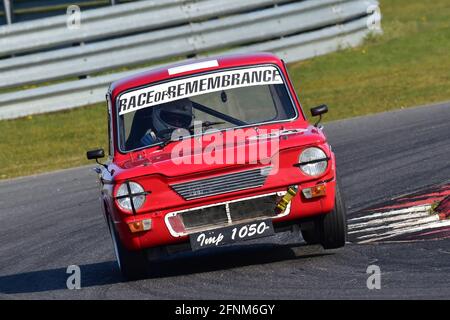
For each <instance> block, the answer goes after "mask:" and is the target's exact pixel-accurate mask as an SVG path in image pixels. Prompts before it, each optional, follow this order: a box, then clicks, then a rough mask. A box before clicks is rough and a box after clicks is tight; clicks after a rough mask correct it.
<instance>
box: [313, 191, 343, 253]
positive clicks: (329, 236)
mask: <svg viewBox="0 0 450 320" xmlns="http://www.w3.org/2000/svg"><path fill="white" fill-rule="evenodd" d="M346 211H347V210H346V208H345V203H344V200H343V199H342V196H341V192H340V190H339V187H338V184H336V198H335V204H334V209H333V210H332V211H331V212H329V213H328V214H326V215H324V216H322V217H321V218H320V219H319V220H318V221H317V223H318V225H317V227H318V231H319V235H320V244H321V245H322V246H323V248H324V249H336V248H340V247H343V246H344V245H345V242H346V240H347V212H346Z"/></svg>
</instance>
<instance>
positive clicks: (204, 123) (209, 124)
mask: <svg viewBox="0 0 450 320" xmlns="http://www.w3.org/2000/svg"><path fill="white" fill-rule="evenodd" d="M225 123H226V122H224V121H202V122H201V125H202V129H204V128H209V127H212V126H216V125H218V124H225ZM194 128H195V123H194V124H193V125H191V126H190V127H189V130H190V131H192V130H194Z"/></svg>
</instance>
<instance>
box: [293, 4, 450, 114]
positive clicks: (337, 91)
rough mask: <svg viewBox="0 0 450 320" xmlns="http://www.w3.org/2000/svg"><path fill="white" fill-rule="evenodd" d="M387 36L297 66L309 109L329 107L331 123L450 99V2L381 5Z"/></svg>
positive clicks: (301, 91)
mask: <svg viewBox="0 0 450 320" xmlns="http://www.w3.org/2000/svg"><path fill="white" fill-rule="evenodd" d="M381 12H382V14H383V20H382V28H383V31H384V34H383V35H382V36H376V37H370V38H369V39H367V40H366V42H365V44H364V45H363V46H360V47H357V48H354V49H346V50H344V51H340V52H337V53H333V54H330V55H326V56H322V57H317V58H314V59H310V60H307V61H302V62H298V63H295V64H292V65H291V66H290V68H289V71H290V73H291V76H292V78H293V82H294V85H295V87H296V88H298V93H299V97H300V100H301V101H302V104H303V107H304V108H310V107H313V106H315V105H319V104H322V103H327V104H328V105H329V107H330V113H329V114H328V115H327V116H326V120H327V121H329V120H336V119H342V118H348V117H353V116H358V115H364V114H371V113H377V112H382V111H387V110H392V109H397V108H404V107H409V106H416V105H421V104H427V103H432V102H440V101H446V100H450V18H449V17H450V5H449V2H448V0H437V1H432V2H429V1H414V2H413V1H407V0H385V1H381Z"/></svg>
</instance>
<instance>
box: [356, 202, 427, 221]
mask: <svg viewBox="0 0 450 320" xmlns="http://www.w3.org/2000/svg"><path fill="white" fill-rule="evenodd" d="M430 208H431V205H428V204H427V205H420V206H415V207H411V208H406V209H400V210H391V211H387V212H379V213H374V214H371V215H368V216H363V217H358V218H353V219H349V220H348V221H349V222H351V221H360V220H371V219H373V218H378V217H386V216H395V215H400V214H405V213H406V214H408V213H414V212H423V211H428V210H429V209H430Z"/></svg>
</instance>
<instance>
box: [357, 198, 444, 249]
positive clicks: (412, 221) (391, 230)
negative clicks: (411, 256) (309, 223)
mask: <svg viewBox="0 0 450 320" xmlns="http://www.w3.org/2000/svg"><path fill="white" fill-rule="evenodd" d="M430 208H431V205H420V206H415V207H411V208H406V209H400V210H391V211H387V212H378V213H374V214H371V215H367V216H363V217H358V218H353V219H349V226H348V228H349V234H353V235H357V236H356V242H357V243H369V242H374V241H380V240H386V239H390V238H393V237H396V236H399V235H403V234H408V233H414V232H418V231H422V230H427V229H436V228H442V227H445V226H450V220H444V221H441V220H439V216H438V215H436V214H431V213H430ZM352 222H353V223H352Z"/></svg>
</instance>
